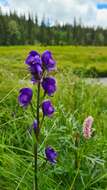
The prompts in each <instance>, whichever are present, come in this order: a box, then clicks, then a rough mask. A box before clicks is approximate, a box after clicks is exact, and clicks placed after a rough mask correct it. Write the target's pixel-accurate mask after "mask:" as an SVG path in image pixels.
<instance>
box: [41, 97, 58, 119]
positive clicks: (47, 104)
mask: <svg viewBox="0 0 107 190" xmlns="http://www.w3.org/2000/svg"><path fill="white" fill-rule="evenodd" d="M42 111H43V115H44V116H48V117H51V116H52V115H53V113H54V111H55V110H54V107H53V106H52V103H51V101H50V100H45V101H44V102H43V103H42Z"/></svg>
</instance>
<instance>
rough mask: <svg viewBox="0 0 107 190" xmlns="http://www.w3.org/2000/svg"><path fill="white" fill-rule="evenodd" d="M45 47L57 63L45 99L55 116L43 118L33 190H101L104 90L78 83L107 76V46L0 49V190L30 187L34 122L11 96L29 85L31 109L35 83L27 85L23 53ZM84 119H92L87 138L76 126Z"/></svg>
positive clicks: (106, 158) (106, 173) (106, 169)
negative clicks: (53, 158)
mask: <svg viewBox="0 0 107 190" xmlns="http://www.w3.org/2000/svg"><path fill="white" fill-rule="evenodd" d="M46 49H49V50H50V51H52V53H53V55H54V58H55V60H56V61H57V71H56V72H54V73H53V74H54V75H55V77H56V78H57V86H58V87H57V92H56V93H55V95H54V97H51V100H52V102H53V104H54V106H55V110H56V112H55V114H54V116H53V117H52V118H51V119H49V118H46V119H45V122H44V126H43V128H42V131H41V142H40V145H39V161H38V170H39V172H38V181H39V182H38V183H39V190H107V87H106V86H103V85H100V84H95V83H93V84H88V83H86V82H85V81H84V77H85V78H86V77H105V76H107V47H81V46H75V47H74V46H73V47H72V46H53V47H41V46H11V47H0V190H31V189H33V177H34V171H33V156H34V155H33V138H32V136H31V134H30V133H29V129H30V127H31V125H32V122H33V120H34V118H33V116H32V112H31V110H30V107H28V109H25V110H23V109H22V108H21V107H20V106H19V105H18V100H17V97H18V92H19V90H20V88H22V87H32V88H33V90H34V96H33V104H34V106H35V105H36V102H35V101H36V85H34V86H33V85H32V84H31V82H30V74H29V72H28V70H27V66H26V64H25V63H24V61H25V58H26V57H27V55H28V53H29V51H31V50H37V51H38V52H41V53H42V52H43V51H44V50H46ZM41 93H42V92H41ZM47 98H48V97H47ZM35 110H36V107H35ZM41 115H42V114H41ZM89 115H92V116H93V118H94V124H93V134H92V137H91V138H90V139H88V140H86V139H84V138H83V134H82V127H83V121H84V119H85V118H86V117H87V116H89ZM78 133H79V135H80V136H79V138H80V139H79V144H78V146H77V145H76V143H75V136H76V134H78ZM47 145H51V146H52V147H54V149H55V150H56V151H57V152H58V160H57V163H56V165H54V166H53V165H50V163H48V162H47V163H46V162H44V156H45V155H44V149H45V147H46V146H47ZM76 158H77V160H78V167H76V164H75V159H76Z"/></svg>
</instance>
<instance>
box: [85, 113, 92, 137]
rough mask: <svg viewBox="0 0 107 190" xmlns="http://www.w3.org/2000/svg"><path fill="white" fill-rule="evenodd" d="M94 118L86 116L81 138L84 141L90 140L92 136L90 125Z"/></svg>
mask: <svg viewBox="0 0 107 190" xmlns="http://www.w3.org/2000/svg"><path fill="white" fill-rule="evenodd" d="M93 121H94V118H93V117H92V116H88V117H87V118H86V119H85V120H84V123H83V136H84V138H85V139H90V138H91V135H92V124H93Z"/></svg>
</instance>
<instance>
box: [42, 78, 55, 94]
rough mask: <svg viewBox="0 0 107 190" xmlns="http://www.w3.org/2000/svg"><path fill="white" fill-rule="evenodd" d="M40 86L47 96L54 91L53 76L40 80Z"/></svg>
mask: <svg viewBox="0 0 107 190" xmlns="http://www.w3.org/2000/svg"><path fill="white" fill-rule="evenodd" d="M42 87H43V89H44V91H45V93H47V94H48V95H49V96H51V95H52V94H53V93H54V92H55V91H56V81H55V79H54V78H53V77H46V78H44V79H43V81H42Z"/></svg>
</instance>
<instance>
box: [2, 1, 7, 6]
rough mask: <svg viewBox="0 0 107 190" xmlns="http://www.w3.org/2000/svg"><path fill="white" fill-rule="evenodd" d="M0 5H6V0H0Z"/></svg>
mask: <svg viewBox="0 0 107 190" xmlns="http://www.w3.org/2000/svg"><path fill="white" fill-rule="evenodd" d="M0 4H2V5H4V6H5V5H8V0H0Z"/></svg>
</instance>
